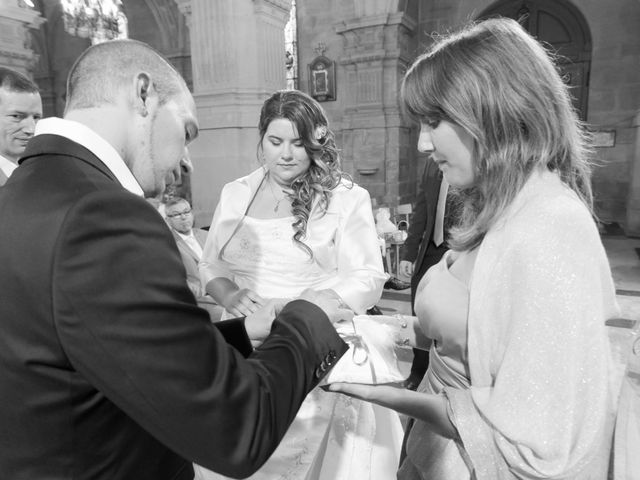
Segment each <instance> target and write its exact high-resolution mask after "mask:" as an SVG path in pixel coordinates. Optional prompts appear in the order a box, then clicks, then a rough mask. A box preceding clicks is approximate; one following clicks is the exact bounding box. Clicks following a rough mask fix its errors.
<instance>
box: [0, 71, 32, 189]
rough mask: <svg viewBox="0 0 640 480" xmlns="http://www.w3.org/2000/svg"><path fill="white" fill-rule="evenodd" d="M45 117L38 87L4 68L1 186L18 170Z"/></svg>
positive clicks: (0, 114)
mask: <svg viewBox="0 0 640 480" xmlns="http://www.w3.org/2000/svg"><path fill="white" fill-rule="evenodd" d="M41 117H42V100H41V99H40V92H39V91H38V86H37V85H36V84H35V83H33V82H32V81H31V80H29V79H28V78H27V77H25V76H24V75H23V74H21V73H20V72H16V71H15V70H11V69H9V68H5V67H0V186H2V185H4V184H5V182H6V181H7V178H9V177H10V176H11V174H12V173H13V171H14V170H15V169H16V167H17V166H18V158H19V157H20V155H22V152H24V149H25V147H26V146H27V142H28V141H29V139H30V138H31V137H32V136H33V132H34V128H35V125H36V122H37V121H38V120H40V118H41Z"/></svg>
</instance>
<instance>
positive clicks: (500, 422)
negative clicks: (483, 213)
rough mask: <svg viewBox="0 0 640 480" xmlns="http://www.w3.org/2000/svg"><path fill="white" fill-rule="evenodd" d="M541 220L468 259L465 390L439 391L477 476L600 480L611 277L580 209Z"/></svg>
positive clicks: (604, 456) (604, 458) (605, 441)
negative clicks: (486, 255) (486, 254)
mask: <svg viewBox="0 0 640 480" xmlns="http://www.w3.org/2000/svg"><path fill="white" fill-rule="evenodd" d="M575 203H577V201H576V202H575ZM546 213H548V212H546ZM546 213H545V212H540V213H539V215H538V216H537V217H536V218H534V219H533V221H531V222H529V223H528V224H527V225H526V227H523V228H521V229H520V230H515V231H514V230H511V231H510V232H509V233H505V234H503V235H502V237H500V238H503V241H502V243H496V244H494V245H493V246H492V247H489V246H487V248H494V249H495V251H496V254H495V255H494V256H492V257H491V259H492V260H493V261H492V262H489V263H492V265H484V266H480V265H479V262H480V254H479V256H478V261H477V262H476V270H475V271H474V278H473V279H472V287H471V288H472V289H473V288H474V283H476V282H479V283H482V284H485V285H486V284H491V285H492V287H489V288H485V289H484V290H482V295H479V296H478V297H475V298H474V297H472V299H471V303H470V316H469V364H470V370H471V384H472V386H471V388H470V389H469V390H456V389H452V388H448V389H445V392H446V395H447V397H448V398H449V401H450V406H451V411H452V421H453V422H454V424H455V426H456V428H457V430H458V432H459V435H460V439H461V442H462V445H463V446H464V450H465V452H466V453H467V454H468V455H469V458H470V461H471V462H472V464H473V468H474V472H475V474H476V477H477V478H478V479H479V480H483V479H487V480H488V479H496V478H499V479H503V478H527V479H542V478H576V479H577V478H580V479H587V478H593V479H596V478H606V468H607V464H608V453H609V450H608V445H609V440H610V437H611V430H610V423H611V422H610V414H611V403H610V400H611V398H610V389H609V385H608V376H609V372H610V368H611V356H610V350H609V343H608V337H607V332H606V328H605V320H606V318H607V316H608V314H610V313H612V312H611V310H612V309H611V308H610V307H611V305H612V304H613V305H615V300H614V298H615V297H614V290H613V282H612V279H611V274H610V271H609V267H608V262H607V259H606V256H605V253H604V249H603V247H602V244H601V243H600V239H599V236H598V232H597V229H596V227H595V225H594V224H593V221H592V220H591V218H590V216H589V214H588V212H587V211H586V209H584V207H582V208H568V209H565V211H564V212H562V214H558V212H552V213H551V214H546ZM507 237H510V238H507ZM487 241H490V240H488V239H487V238H485V242H487ZM484 247H485V245H483V246H481V249H482V248H484ZM497 252H501V253H497ZM481 253H482V251H481ZM485 262H486V261H485ZM485 267H486V268H485ZM481 272H482V273H481ZM487 275H489V276H490V278H487ZM489 279H490V280H491V281H490V282H489ZM485 372H486V375H485Z"/></svg>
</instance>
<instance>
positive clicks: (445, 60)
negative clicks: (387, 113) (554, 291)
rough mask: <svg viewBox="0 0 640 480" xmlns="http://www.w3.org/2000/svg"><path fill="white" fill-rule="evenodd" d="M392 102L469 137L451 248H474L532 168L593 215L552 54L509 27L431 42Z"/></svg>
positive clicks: (586, 163)
mask: <svg viewBox="0 0 640 480" xmlns="http://www.w3.org/2000/svg"><path fill="white" fill-rule="evenodd" d="M401 98H402V103H403V106H404V110H405V112H406V113H407V114H408V115H409V116H410V117H411V118H413V119H414V120H416V121H419V122H424V123H426V124H431V125H435V124H437V123H438V122H440V121H442V120H446V121H449V122H452V123H454V124H456V125H459V126H460V127H462V128H463V129H464V130H466V131H467V132H468V133H469V134H470V135H471V137H472V138H473V139H474V152H473V155H474V160H473V163H474V173H475V182H474V185H473V186H472V187H470V188H467V189H464V190H459V191H458V194H459V198H458V199H459V201H460V202H461V204H462V207H461V209H460V212H461V214H460V219H459V223H458V225H457V226H456V227H454V228H452V229H451V232H450V235H451V238H450V241H449V245H450V246H451V248H454V249H456V250H468V249H472V248H475V247H476V246H478V245H479V244H480V242H481V241H482V239H483V238H484V235H485V234H486V232H487V231H488V230H489V228H491V226H492V225H493V224H494V223H495V222H496V220H497V219H498V218H499V217H500V216H501V215H502V214H503V212H504V211H505V209H506V208H507V207H508V206H509V205H510V204H511V202H512V201H513V199H514V197H515V196H516V195H517V194H518V192H519V191H520V190H521V189H522V187H523V185H524V184H525V182H526V181H527V179H528V178H529V177H530V175H531V173H532V172H533V171H534V170H536V169H539V168H547V169H548V170H550V171H554V172H557V173H558V174H559V176H560V178H561V180H562V181H563V182H564V183H565V184H566V185H568V186H569V187H570V188H571V189H572V190H574V191H575V192H576V194H577V195H578V197H579V198H580V199H581V200H582V201H583V202H584V204H585V205H586V206H587V208H589V210H590V211H591V212H592V214H593V194H592V191H591V182H590V178H591V157H592V148H591V146H590V139H589V135H588V134H587V132H586V129H585V128H584V126H583V125H582V123H581V122H580V120H579V119H578V116H577V114H576V112H575V109H574V107H573V105H572V102H571V97H570V94H569V90H568V87H567V86H566V85H565V84H564V83H563V81H562V78H561V76H560V73H559V70H558V68H557V66H556V63H555V57H554V56H553V54H551V53H550V52H548V51H547V50H546V49H545V48H544V47H543V46H542V45H541V44H540V43H538V42H537V41H536V40H535V39H534V38H533V37H531V36H530V35H529V34H528V33H527V32H526V31H525V30H524V29H523V28H522V27H521V26H520V25H519V24H518V23H517V22H516V21H514V20H511V19H506V18H500V19H490V20H485V21H482V22H478V23H472V24H469V25H468V26H467V27H465V28H464V29H462V30H460V31H459V32H457V33H452V34H449V35H446V36H444V37H442V38H440V39H438V40H437V41H436V42H435V43H434V45H433V46H432V47H431V48H430V49H429V50H428V51H427V52H426V53H424V54H423V55H421V56H420V57H418V59H417V60H416V61H415V62H414V63H413V65H412V66H411V68H410V69H409V70H408V71H407V73H406V75H405V77H404V79H403V82H402V87H401Z"/></svg>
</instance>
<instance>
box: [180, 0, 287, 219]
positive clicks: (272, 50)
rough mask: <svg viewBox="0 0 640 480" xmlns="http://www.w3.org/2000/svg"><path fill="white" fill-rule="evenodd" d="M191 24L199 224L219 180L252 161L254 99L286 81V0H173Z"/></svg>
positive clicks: (214, 200) (255, 120) (257, 100)
mask: <svg viewBox="0 0 640 480" xmlns="http://www.w3.org/2000/svg"><path fill="white" fill-rule="evenodd" d="M176 3H177V4H178V7H179V8H180V10H181V11H182V12H183V13H185V14H186V15H187V16H188V17H189V18H187V24H188V25H189V27H190V39H191V64H192V67H193V89H194V98H195V100H196V104H197V107H198V119H199V121H200V137H199V138H198V139H197V140H196V141H195V142H194V143H193V146H192V147H191V148H190V153H191V158H192V161H193V163H194V168H195V171H194V174H193V177H192V183H191V184H192V192H193V203H194V208H195V210H196V212H197V214H196V222H197V224H198V225H205V224H207V225H208V223H209V222H210V220H211V215H212V214H213V210H214V208H215V206H216V203H217V201H218V197H219V194H220V190H221V189H222V186H223V185H224V184H225V183H227V182H229V181H231V180H233V179H235V178H237V177H239V176H242V175H246V174H247V173H249V172H250V171H252V170H253V169H255V168H256V167H257V166H258V161H257V159H256V145H257V143H258V136H257V128H256V127H257V124H258V118H259V114H260V107H261V106H262V103H263V101H264V100H265V98H266V97H267V96H268V95H269V94H271V93H272V92H273V91H275V90H279V89H282V88H284V87H285V85H286V81H285V70H286V69H285V62H284V58H285V56H284V53H285V50H284V26H285V24H286V22H287V20H288V18H289V9H290V6H291V3H290V1H288V0H216V1H215V2H213V1H211V0H190V2H189V0H176Z"/></svg>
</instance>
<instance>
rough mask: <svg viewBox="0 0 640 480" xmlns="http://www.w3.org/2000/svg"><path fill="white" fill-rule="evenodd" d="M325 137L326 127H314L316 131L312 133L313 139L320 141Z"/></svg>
mask: <svg viewBox="0 0 640 480" xmlns="http://www.w3.org/2000/svg"><path fill="white" fill-rule="evenodd" d="M326 135H327V126H326V125H318V126H317V127H316V131H315V132H314V137H315V138H316V140H318V141H320V140H322V139H323V138H324V137H325V136H326Z"/></svg>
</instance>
